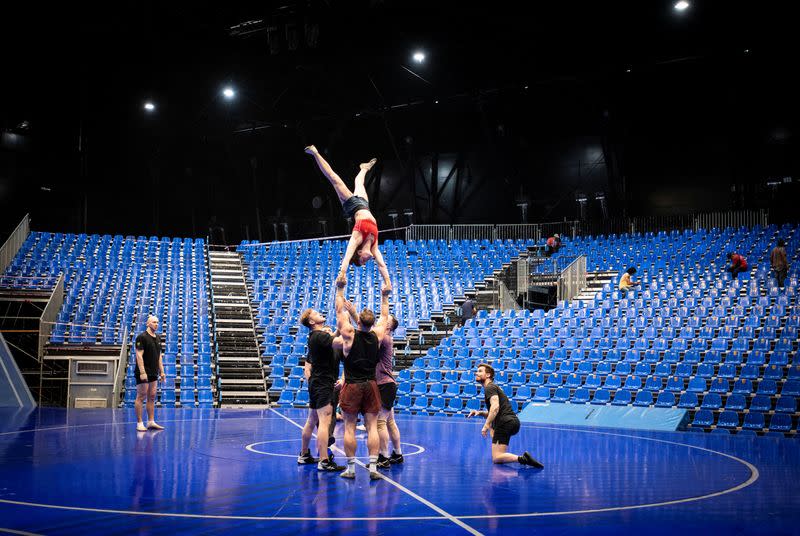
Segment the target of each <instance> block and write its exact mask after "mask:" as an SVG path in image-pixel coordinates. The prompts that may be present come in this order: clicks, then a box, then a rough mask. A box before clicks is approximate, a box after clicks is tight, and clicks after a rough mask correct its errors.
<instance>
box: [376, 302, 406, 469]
mask: <svg viewBox="0 0 800 536" xmlns="http://www.w3.org/2000/svg"><path fill="white" fill-rule="evenodd" d="M397 324H398V322H397V318H395V316H394V315H389V321H388V322H387V324H386V334H385V335H384V336H383V339H381V341H380V346H379V347H378V356H379V358H380V361H378V365H377V366H376V367H375V380H376V381H377V382H378V391H379V392H380V394H381V410H380V412H379V413H378V437H379V438H380V452H379V453H378V468H379V469H388V468H389V467H391V465H392V464H393V463H403V448H402V447H401V446H400V430H398V429H397V423H396V422H395V420H394V399H395V397H396V396H397V382H396V381H395V379H394V374H392V368H393V367H394V341H393V340H392V336H393V335H394V330H395V329H397ZM390 436H391V439H392V446H393V450H392V455H391V456H389V437H390Z"/></svg>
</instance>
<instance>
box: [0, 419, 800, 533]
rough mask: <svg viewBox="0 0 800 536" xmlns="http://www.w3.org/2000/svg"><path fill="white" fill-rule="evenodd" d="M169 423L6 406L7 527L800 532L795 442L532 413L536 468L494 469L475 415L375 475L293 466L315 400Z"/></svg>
mask: <svg viewBox="0 0 800 536" xmlns="http://www.w3.org/2000/svg"><path fill="white" fill-rule="evenodd" d="M156 416H157V420H158V421H159V422H161V423H162V424H163V425H165V426H166V427H167V429H166V430H164V431H162V432H146V433H137V432H136V429H135V424H134V421H135V419H134V417H133V412H132V411H130V410H115V411H111V410H81V411H76V410H72V411H67V410H57V409H43V410H35V411H33V412H30V413H29V412H17V411H13V410H7V409H0V532H2V529H10V530H17V531H26V532H32V533H42V534H88V533H92V534H108V533H126V534H127V533H130V532H131V531H133V532H138V533H141V534H166V533H170V534H174V533H181V532H184V533H217V532H219V533H223V532H224V533H230V532H243V533H249V532H253V531H256V530H267V531H269V533H270V536H272V535H274V534H297V533H306V532H314V533H326V534H338V533H347V534H357V533H364V534H404V535H405V536H407V535H408V533H409V531H410V530H413V531H418V532H419V534H444V533H447V534H467V533H473V534H475V533H484V534H514V533H518V534H521V533H530V532H531V531H544V532H547V533H557V534H558V533H564V534H567V533H569V534H574V533H577V534H580V533H586V534H605V533H608V534H612V533H613V534H619V533H620V528H621V527H623V526H624V527H625V529H626V530H639V531H646V533H648V534H675V533H681V532H682V533H684V534H692V533H700V532H703V533H705V534H798V533H800V522H798V518H800V516H798V514H797V512H800V441H798V440H794V439H774V438H747V437H736V436H719V435H710V434H706V435H700V434H692V433H663V432H659V433H655V432H649V433H648V432H628V431H615V430H607V429H605V430H601V429H586V428H581V429H577V428H574V429H570V428H561V427H555V426H537V425H528V424H523V426H522V430H521V431H520V433H519V434H518V435H517V436H515V437H514V438H513V439H512V441H511V449H510V450H511V451H512V452H516V453H518V454H519V453H522V451H523V450H528V451H530V452H531V454H533V456H534V457H536V458H538V459H539V460H541V461H542V462H543V463H544V464H545V469H544V470H541V471H539V470H535V469H531V468H528V467H520V466H519V465H517V464H512V465H506V466H494V465H492V464H491V462H490V444H489V441H488V440H485V439H483V438H481V436H480V426H481V423H480V422H476V421H473V420H470V421H466V420H460V419H459V420H455V419H442V418H427V417H405V416H404V417H400V418H399V419H398V423H399V425H400V429H401V432H402V434H403V442H404V443H405V445H404V453H405V454H406V463H405V464H403V465H401V466H394V467H392V469H391V470H389V471H386V472H385V473H384V474H385V475H386V476H387V477H388V479H387V480H382V481H377V482H371V481H370V480H369V478H368V474H367V472H366V471H365V470H364V469H363V468H360V467H359V468H358V469H357V478H356V480H355V481H346V480H343V479H341V478H339V477H338V476H337V475H336V474H328V473H318V472H317V471H316V469H315V467H313V466H298V465H297V464H296V461H295V458H296V456H297V451H298V450H299V446H300V429H299V427H298V425H302V423H303V421H304V420H305V411H303V410H277V411H273V410H259V411H243V410H239V411H237V410H158V411H157V414H156ZM336 435H337V437H339V438H340V437H341V427H339V428H337V433H336ZM339 444H341V441H339ZM359 448H360V449H361V448H363V446H362V445H360V447H359ZM359 452H360V454H363V452H362V451H359ZM341 459H342V456H341V455H340V456H339V460H341Z"/></svg>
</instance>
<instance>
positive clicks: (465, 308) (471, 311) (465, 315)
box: [461, 298, 477, 326]
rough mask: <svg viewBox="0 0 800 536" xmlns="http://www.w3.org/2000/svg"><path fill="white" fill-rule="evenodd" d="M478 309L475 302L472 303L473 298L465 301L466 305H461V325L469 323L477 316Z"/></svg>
mask: <svg viewBox="0 0 800 536" xmlns="http://www.w3.org/2000/svg"><path fill="white" fill-rule="evenodd" d="M476 312H477V309H475V302H474V301H472V298H467V299H466V300H464V303H462V304H461V325H462V326H463V325H464V324H466V323H467V320H469V319H470V318H472V317H474V316H475V313H476Z"/></svg>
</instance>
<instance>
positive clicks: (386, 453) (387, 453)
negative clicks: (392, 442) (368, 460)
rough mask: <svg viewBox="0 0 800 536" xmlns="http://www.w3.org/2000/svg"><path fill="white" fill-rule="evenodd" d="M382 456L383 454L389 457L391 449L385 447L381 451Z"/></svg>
mask: <svg viewBox="0 0 800 536" xmlns="http://www.w3.org/2000/svg"><path fill="white" fill-rule="evenodd" d="M381 456H383V457H384V458H388V457H389V449H388V448H385V449H384V450H382V451H381Z"/></svg>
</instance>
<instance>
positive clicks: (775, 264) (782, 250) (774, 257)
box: [769, 238, 789, 288]
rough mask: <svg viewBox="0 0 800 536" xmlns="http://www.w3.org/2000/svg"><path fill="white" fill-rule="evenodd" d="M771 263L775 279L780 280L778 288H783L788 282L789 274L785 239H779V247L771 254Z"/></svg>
mask: <svg viewBox="0 0 800 536" xmlns="http://www.w3.org/2000/svg"><path fill="white" fill-rule="evenodd" d="M769 263H770V266H772V270H773V271H774V272H775V279H777V280H778V286H779V287H781V288H783V282H784V281H786V274H788V273H789V262H788V261H787V260H786V242H784V241H783V239H782V238H781V239H778V245H777V246H775V248H774V249H773V250H772V253H770V254H769Z"/></svg>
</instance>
